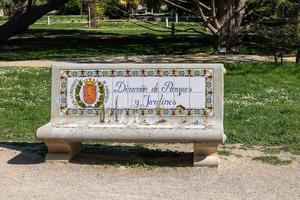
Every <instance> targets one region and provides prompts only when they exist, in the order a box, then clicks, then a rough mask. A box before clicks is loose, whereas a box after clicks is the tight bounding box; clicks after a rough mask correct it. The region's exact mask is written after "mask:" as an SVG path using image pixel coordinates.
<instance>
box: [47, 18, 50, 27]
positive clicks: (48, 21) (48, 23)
mask: <svg viewBox="0 0 300 200" xmlns="http://www.w3.org/2000/svg"><path fill="white" fill-rule="evenodd" d="M47 25H48V26H49V25H50V16H47Z"/></svg>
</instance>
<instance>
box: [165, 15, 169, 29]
mask: <svg viewBox="0 0 300 200" xmlns="http://www.w3.org/2000/svg"><path fill="white" fill-rule="evenodd" d="M166 27H169V18H168V17H166Z"/></svg>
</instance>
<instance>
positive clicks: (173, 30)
mask: <svg viewBox="0 0 300 200" xmlns="http://www.w3.org/2000/svg"><path fill="white" fill-rule="evenodd" d="M175 31H176V30H175V23H172V29H171V35H172V36H174V35H175Z"/></svg>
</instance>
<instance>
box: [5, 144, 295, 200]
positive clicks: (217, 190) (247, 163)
mask: <svg viewBox="0 0 300 200" xmlns="http://www.w3.org/2000/svg"><path fill="white" fill-rule="evenodd" d="M26 148H27V150H24V149H23V150H22V149H20V148H17V147H15V146H10V145H6V144H1V145H0V180H1V184H0V199H105V200H109V199H118V200H119V199H130V200H135V199H141V200H144V199H151V200H152V199H161V200H165V199H182V200H186V199H192V200H198V199H230V200H233V199H255V200H259V199H263V200H267V199H272V200H276V199H278V200H285V199H286V200H293V199H295V200H296V199H297V200H298V199H300V156H297V155H292V154H289V153H283V154H282V155H281V156H285V157H290V158H292V159H293V162H292V164H289V165H283V166H275V165H270V164H265V163H261V162H259V161H254V160H252V158H253V157H256V156H261V155H262V154H263V153H262V152H260V151H257V150H247V151H245V150H241V149H240V148H234V149H232V150H231V154H230V155H229V156H221V162H220V165H219V167H218V168H207V167H190V166H186V167H155V168H153V169H148V168H143V167H125V166H121V165H103V164H94V163H96V162H95V161H96V160H97V159H99V158H97V155H94V156H93V155H91V154H90V155H87V154H81V155H80V156H79V158H78V159H77V161H75V162H73V163H68V164H64V163H45V162H44V160H43V159H42V158H41V157H40V156H39V155H38V154H36V153H33V152H30V150H28V147H26ZM156 148H160V149H171V150H176V151H184V152H187V154H188V153H191V150H192V146H191V145H182V144H175V145H158V146H156ZM178 159H180V158H178Z"/></svg>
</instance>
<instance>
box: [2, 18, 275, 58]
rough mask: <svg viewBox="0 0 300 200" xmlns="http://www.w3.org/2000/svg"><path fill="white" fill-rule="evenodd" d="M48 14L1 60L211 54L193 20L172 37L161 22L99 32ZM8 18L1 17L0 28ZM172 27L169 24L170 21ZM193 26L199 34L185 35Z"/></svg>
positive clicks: (265, 49) (115, 25)
mask: <svg viewBox="0 0 300 200" xmlns="http://www.w3.org/2000/svg"><path fill="white" fill-rule="evenodd" d="M51 19H52V24H50V25H49V26H47V16H44V17H43V18H41V19H40V20H38V21H37V22H36V23H35V24H33V25H32V26H30V28H29V30H28V31H26V32H25V33H23V34H20V35H17V36H15V37H13V38H11V39H9V40H8V42H7V43H6V44H4V45H1V46H0V60H6V61H8V60H28V59H59V58H79V57H90V56H100V55H158V54H173V55H183V54H195V53H205V54H208V55H210V54H213V53H214V48H213V45H214V41H213V40H212V37H210V36H207V35H203V34H201V33H202V32H204V30H205V29H204V27H203V26H201V25H200V23H197V22H179V23H177V24H176V29H177V30H178V31H177V32H176V36H174V37H172V36H171V30H170V28H165V27H164V22H161V21H155V22H141V21H137V20H131V21H127V20H103V21H102V23H101V25H100V26H99V27H98V28H93V29H89V28H88V27H87V26H86V18H83V19H80V16H51ZM6 20H7V18H5V17H0V25H1V24H3V23H5V21H6ZM170 23H171V22H170ZM190 28H193V29H195V30H196V31H197V32H191V31H189V32H184V31H183V30H187V29H190ZM274 51H275V49H274V44H273V42H272V41H266V40H265V39H264V41H251V43H246V42H243V45H240V46H238V47H235V48H234V51H233V52H231V53H235V54H258V55H273V53H274Z"/></svg>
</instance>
